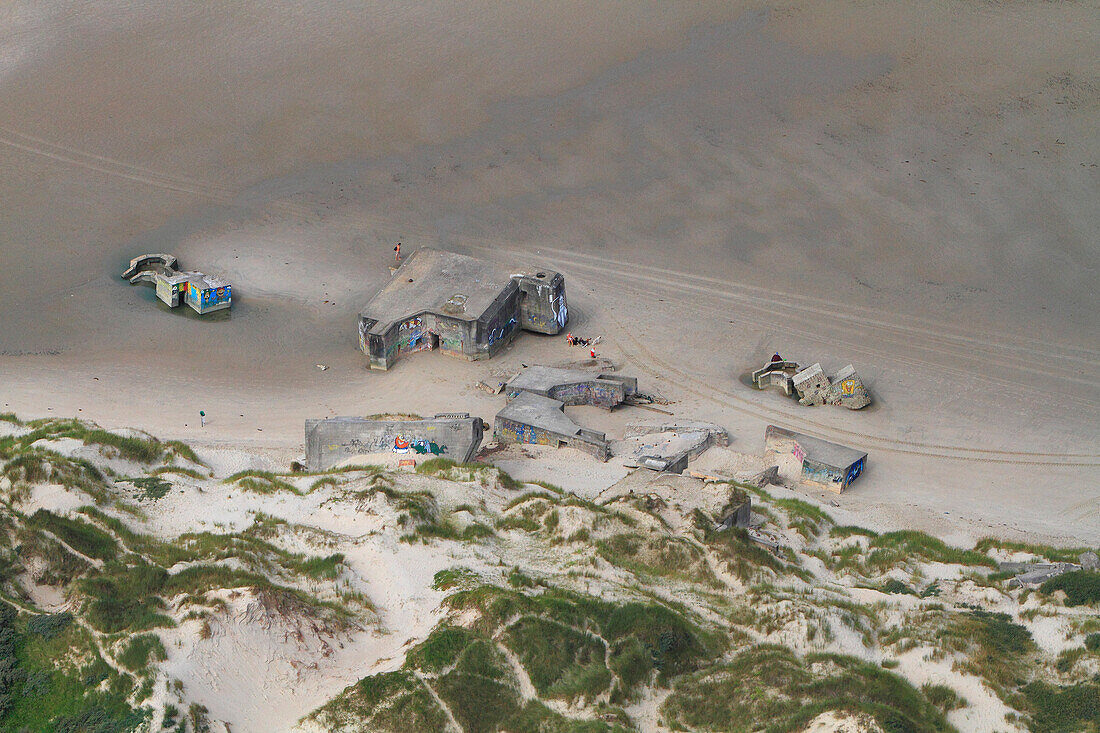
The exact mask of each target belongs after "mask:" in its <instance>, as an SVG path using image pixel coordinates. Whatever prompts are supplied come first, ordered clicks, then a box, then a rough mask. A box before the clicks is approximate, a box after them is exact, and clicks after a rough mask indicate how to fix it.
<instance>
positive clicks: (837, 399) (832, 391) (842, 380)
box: [826, 364, 871, 410]
mask: <svg viewBox="0 0 1100 733" xmlns="http://www.w3.org/2000/svg"><path fill="white" fill-rule="evenodd" d="M826 399H827V401H828V402H829V404H831V405H840V406H841V407H847V408H848V409H849V410H861V409H863V408H864V407H866V406H867V405H869V404H871V395H870V394H868V392H867V388H866V387H865V386H864V385H863V380H862V379H860V378H859V374H857V373H856V368H855V367H854V366H852V365H851V364H849V365H848V366H846V367H844V368H843V369H841V370H840V371H839V372H837V373H836V376H835V377H833V382H832V384H830V385H829V391H828V395H827V398H826Z"/></svg>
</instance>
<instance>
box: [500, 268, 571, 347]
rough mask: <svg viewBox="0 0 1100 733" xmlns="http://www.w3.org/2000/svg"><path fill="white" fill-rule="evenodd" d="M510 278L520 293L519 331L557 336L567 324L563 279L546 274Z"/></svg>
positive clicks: (554, 274) (538, 272)
mask: <svg viewBox="0 0 1100 733" xmlns="http://www.w3.org/2000/svg"><path fill="white" fill-rule="evenodd" d="M513 277H515V279H516V283H517V284H518V285H519V289H520V291H521V292H522V293H523V298H522V299H521V300H520V307H519V324H520V327H521V328H523V329H525V330H527V331H534V332H536V333H548V334H557V333H561V330H562V329H563V328H565V324H566V323H568V322H569V306H568V304H567V303H566V302H565V277H564V276H562V274H561V273H559V272H550V271H547V270H537V271H535V272H530V273H524V274H523V275H521V276H518V277H516V276H513Z"/></svg>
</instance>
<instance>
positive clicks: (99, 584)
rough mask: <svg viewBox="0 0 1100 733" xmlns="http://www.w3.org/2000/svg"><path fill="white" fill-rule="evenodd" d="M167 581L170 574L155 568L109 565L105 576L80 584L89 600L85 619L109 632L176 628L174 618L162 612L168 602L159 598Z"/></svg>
mask: <svg viewBox="0 0 1100 733" xmlns="http://www.w3.org/2000/svg"><path fill="white" fill-rule="evenodd" d="M167 580H168V572H167V571H166V570H165V569H164V568H161V567H158V566H155V565H149V564H147V563H144V562H142V563H139V564H136V565H133V566H126V565H123V564H121V563H118V562H112V563H108V564H107V565H105V566H104V568H103V572H102V573H100V574H98V575H96V576H93V577H90V578H85V579H84V580H82V581H80V583H79V584H78V588H79V590H80V592H81V593H82V594H84V595H85V596H86V597H87V598H88V601H87V602H86V603H85V606H84V613H85V617H86V618H87V620H88V623H89V624H91V626H92V627H93V628H95V629H97V630H99V631H102V632H105V633H116V632H119V631H124V630H130V631H143V630H145V629H151V628H156V627H158V626H174V625H175V624H174V622H173V621H172V619H170V618H168V617H167V616H165V615H164V614H162V613H161V611H162V610H164V608H165V603H164V600H163V599H162V598H160V597H159V596H158V595H157V594H158V593H160V592H162V589H163V588H164V585H165V583H166V582H167Z"/></svg>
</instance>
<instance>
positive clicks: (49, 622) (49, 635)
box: [27, 611, 73, 641]
mask: <svg viewBox="0 0 1100 733" xmlns="http://www.w3.org/2000/svg"><path fill="white" fill-rule="evenodd" d="M72 622H73V615H72V614H71V613H69V612H68V611H64V612H62V613H46V614H42V615H39V616H31V617H30V619H28V620H27V633H28V634H37V635H38V636H41V637H42V638H43V639H46V640H47V641H49V640H50V639H53V638H54V637H56V636H58V635H59V634H60V633H61V632H63V631H64V630H65V629H67V628H68V627H69V625H70V624H71V623H72Z"/></svg>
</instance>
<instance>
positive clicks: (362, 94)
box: [0, 2, 1100, 543]
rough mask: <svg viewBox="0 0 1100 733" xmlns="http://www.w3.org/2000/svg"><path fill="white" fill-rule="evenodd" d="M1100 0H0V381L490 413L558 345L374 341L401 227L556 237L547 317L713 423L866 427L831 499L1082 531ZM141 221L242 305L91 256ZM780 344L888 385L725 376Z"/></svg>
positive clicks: (965, 527)
mask: <svg viewBox="0 0 1100 733" xmlns="http://www.w3.org/2000/svg"><path fill="white" fill-rule="evenodd" d="M1096 10H1097V8H1096V5H1095V3H1059V4H1027V3H1009V4H996V5H971V4H956V3H947V2H936V3H922V4H908V5H907V4H899V3H892V2H878V3H869V4H868V3H859V4H857V3H841V2H837V3H819V4H814V5H812V6H810V7H808V8H787V7H783V8H780V7H770V6H769V4H767V3H742V4H731V3H728V2H724V3H694V4H690V5H680V4H676V5H669V4H652V5H632V6H630V8H629V10H624V9H623V8H621V7H615V8H611V7H610V6H594V7H585V6H573V5H565V4H560V5H554V4H546V3H540V4H537V5H535V4H531V5H523V4H501V5H493V4H489V3H477V4H464V5H463V6H461V7H458V8H454V7H451V6H449V5H443V4H440V5H438V6H434V7H432V6H425V5H420V6H417V7H416V8H411V9H410V8H408V7H406V6H403V5H396V4H395V5H390V6H386V5H376V6H372V7H371V8H370V9H356V10H349V9H334V8H325V9H317V8H308V9H306V8H302V9H300V10H294V9H286V8H283V9H272V8H270V7H268V6H266V5H262V4H259V3H253V4H249V3H244V4H237V5H235V6H234V9H233V10H231V11H230V10H227V9H211V8H205V7H200V6H180V5H179V4H176V3H142V4H127V3H114V4H95V5H91V6H87V5H75V4H73V5H69V4H65V3H48V2H47V3H20V2H15V3H8V4H5V6H4V8H3V9H2V10H0V166H2V167H3V169H4V171H5V175H4V176H2V177H0V409H4V410H16V411H18V412H19V413H20V414H22V415H25V416H40V415H47V414H50V415H58V414H60V415H79V416H82V417H88V418H90V419H94V420H97V421H99V422H101V423H103V424H104V425H106V426H110V427H119V426H134V427H139V428H143V429H147V430H151V431H153V432H156V433H158V434H160V435H163V436H165V437H182V438H186V439H189V440H200V441H205V442H210V443H226V444H230V443H232V444H243V445H248V444H255V445H267V446H278V447H286V446H295V445H297V444H298V443H300V442H301V440H302V420H304V419H305V418H306V417H322V416H325V415H331V414H348V413H352V414H354V413H364V414H365V413H374V412H382V411H386V410H398V411H402V412H417V411H420V412H432V411H440V410H459V409H461V410H471V411H473V412H475V413H477V414H480V415H482V416H483V417H485V418H486V419H491V417H492V415H493V414H494V413H495V411H496V410H497V409H499V400H498V399H497V398H493V397H490V396H488V395H485V394H484V393H482V392H479V391H478V390H476V389H473V388H472V387H471V385H472V384H473V383H474V382H476V381H478V380H479V379H482V378H485V377H486V376H487V374H489V372H490V371H503V370H506V369H508V368H510V367H515V368H518V365H519V364H520V363H521V362H522V363H538V362H540V361H542V362H544V363H552V362H558V361H561V360H562V359H565V358H567V357H569V356H570V355H571V354H570V353H569V352H568V350H567V349H566V348H565V346H564V343H563V342H562V341H561V340H553V339H545V338H539V337H535V336H524V337H523V338H521V339H519V340H518V341H517V342H516V344H515V346H514V347H513V348H512V349H511V350H510V351H509V352H508V353H507V354H506V355H505V356H504V357H502V358H501V359H499V360H494V361H492V362H485V363H480V364H467V363H463V362H457V361H451V360H444V359H442V358H441V357H438V356H437V355H420V356H418V357H416V358H413V359H409V360H408V361H406V362H403V363H401V364H399V365H398V367H397V368H396V369H395V370H394V371H393V372H390V373H387V374H377V373H370V372H369V371H367V370H366V369H365V362H364V359H363V358H362V357H361V355H360V354H358V352H357V351H356V342H355V326H354V322H355V314H356V312H357V311H358V309H359V307H360V306H361V305H362V304H363V303H364V302H366V300H367V299H368V298H369V296H370V294H371V292H372V291H373V289H375V288H376V287H378V286H379V285H380V284H381V283H382V282H384V281H385V279H386V277H387V276H388V274H389V269H388V267H389V265H390V261H391V259H392V246H393V243H394V242H396V241H398V240H400V241H402V242H404V243H405V247H406V248H407V249H408V250H411V249H412V248H414V247H416V246H418V245H422V244H423V245H432V246H438V247H445V248H449V249H454V250H456V251H461V252H466V253H470V254H477V255H482V256H487V257H492V258H496V259H498V260H500V261H502V262H506V263H509V264H511V263H516V264H523V263H525V262H529V261H535V262H540V263H545V264H546V265H548V266H552V267H555V268H557V269H560V270H561V271H563V272H564V273H565V274H566V277H567V283H568V285H567V287H568V290H569V297H570V301H571V313H572V314H573V322H572V323H571V329H572V330H574V332H582V333H588V334H592V335H594V334H603V335H604V337H605V342H604V344H602V349H601V355H602V356H607V357H609V358H612V359H614V360H616V361H618V362H621V363H622V364H623V371H624V372H626V373H632V374H636V375H637V376H638V377H639V378H640V379H641V380H642V383H643V386H644V385H646V384H650V385H653V386H655V387H656V388H658V389H659V390H660V391H661V392H662V393H664V394H666V395H668V396H670V397H672V398H673V399H675V400H676V404H675V405H674V406H673V407H672V408H671V409H673V410H674V411H675V412H676V413H677V415H678V416H683V417H695V418H698V419H707V420H713V421H715V422H718V423H720V424H722V425H724V426H726V427H728V428H729V429H730V431H731V432H732V434H733V436H734V440H735V447H738V448H739V449H744V450H755V449H758V448H759V447H760V446H761V444H762V435H763V427H764V425H766V424H768V423H769V422H779V423H781V424H784V425H787V426H790V427H793V428H796V429H802V430H807V431H810V432H813V433H815V434H819V435H821V436H823V437H827V438H831V439H834V440H837V441H838V442H843V443H847V444H850V445H853V446H856V447H860V448H863V449H865V450H868V451H869V452H870V458H869V461H868V470H867V472H866V474H865V475H864V476H863V477H862V478H861V479H860V482H859V483H858V484H857V485H856V486H855V487H854V488H853V491H852V492H851V493H849V494H846V495H844V496H842V497H841V498H840V499H839V501H842V502H845V503H846V504H847V505H849V506H851V507H852V508H853V509H855V510H858V511H861V512H863V514H864V515H865V516H866V517H868V520H869V521H875V520H876V519H892V520H894V521H896V522H900V523H903V524H905V525H907V526H917V527H922V528H926V529H931V530H933V531H936V532H938V533H940V534H941V535H944V536H951V537H958V538H963V537H969V536H974V535H978V534H980V533H982V532H984V531H990V532H992V531H994V530H996V531H998V532H999V533H1002V534H1013V533H1015V534H1017V535H1021V536H1029V537H1033V538H1044V539H1051V540H1053V541H1063V542H1085V541H1087V542H1093V543H1095V542H1096V541H1098V539H1100V489H1098V488H1097V486H1096V483H1095V476H1096V473H1097V468H1098V466H1100V427H1098V426H1100V387H1098V386H1097V385H1098V384H1100V337H1098V334H1100V307H1098V306H1100V298H1098V297H1097V294H1096V289H1095V283H1096V282H1097V279H1098V274H1100V247H1098V246H1097V240H1096V236H1095V232H1096V231H1098V230H1100V207H1097V206H1096V202H1097V201H1098V200H1100V181H1098V177H1100V173H1098V171H1100V168H1097V165H1098V163H1100V157H1098V152H1100V130H1098V129H1097V127H1096V125H1095V120H1096V119H1097V114H1098V112H1100V102H1098V99H1100V94H1098V93H1097V90H1098V89H1100V62H1098V61H1097V59H1100V41H1098V40H1097V39H1098V38H1100V21H1098V20H1097V18H1098V17H1100V13H1097V12H1096ZM147 251H165V252H171V253H174V254H176V255H177V256H178V257H179V258H180V261H181V263H182V264H183V265H184V266H185V267H188V268H195V269H200V270H204V271H207V272H211V273H215V274H219V275H223V276H225V277H227V278H228V279H229V280H230V281H231V282H232V283H233V284H234V290H235V293H236V294H237V295H238V303H237V305H236V306H235V308H234V310H233V312H232V314H231V315H230V316H229V317H227V318H226V317H223V318H221V319H216V320H213V321H205V320H200V319H195V318H189V317H186V316H183V315H180V314H179V313H175V312H169V311H167V310H166V309H165V308H162V307H160V306H159V305H158V304H156V303H155V302H154V301H152V300H151V296H150V291H148V290H146V289H140V288H135V287H131V286H130V285H128V284H126V283H125V282H124V281H122V280H121V279H119V277H118V274H119V273H120V272H121V270H122V268H123V266H124V265H125V262H126V261H127V260H128V259H129V258H130V257H132V256H135V255H136V254H140V253H143V252H147ZM325 301H328V302H325ZM776 349H778V350H780V352H781V353H783V354H784V355H785V356H788V355H789V356H790V358H793V359H795V360H797V361H800V362H804V363H812V362H814V361H821V362H822V365H823V366H824V367H825V368H826V369H827V370H829V371H835V369H837V368H839V367H841V366H843V365H844V364H847V363H849V362H852V363H854V364H855V366H856V367H857V369H858V370H859V372H860V374H861V375H862V376H863V378H864V380H865V381H867V382H868V383H869V386H870V387H871V389H872V390H873V392H874V396H875V399H876V409H875V410H874V411H873V412H869V413H866V414H852V413H848V412H847V411H843V410H839V409H835V408H814V409H806V408H801V407H800V406H798V405H797V404H796V403H790V404H787V403H786V401H783V400H778V399H777V398H776V397H775V395H773V394H770V393H767V392H764V393H757V392H754V391H752V390H748V389H746V388H745V387H744V386H743V385H741V384H740V383H739V382H738V375H739V374H740V373H741V372H742V371H744V369H745V367H746V365H751V364H753V363H754V362H756V361H761V363H762V362H763V360H765V359H766V358H767V357H768V356H770V354H771V353H772V352H773V351H774V350H776ZM318 363H322V364H326V365H328V366H329V369H328V370H326V371H323V372H322V371H319V370H318V369H317V368H316V366H315V365H316V364H318ZM200 409H204V410H205V411H206V412H207V414H208V415H210V421H209V423H208V425H207V426H206V428H205V429H202V430H200V429H199V428H198V427H197V425H196V421H197V414H198V410H200ZM627 419H628V418H627V417H623V416H618V415H616V416H611V418H610V421H611V424H610V427H611V428H613V427H614V426H615V424H616V423H615V421H620V422H625V421H626V420H627ZM601 429H602V428H601ZM945 512H949V514H945Z"/></svg>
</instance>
